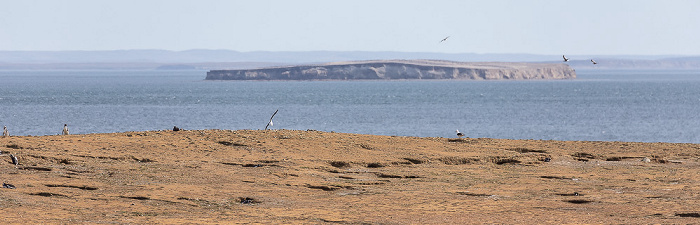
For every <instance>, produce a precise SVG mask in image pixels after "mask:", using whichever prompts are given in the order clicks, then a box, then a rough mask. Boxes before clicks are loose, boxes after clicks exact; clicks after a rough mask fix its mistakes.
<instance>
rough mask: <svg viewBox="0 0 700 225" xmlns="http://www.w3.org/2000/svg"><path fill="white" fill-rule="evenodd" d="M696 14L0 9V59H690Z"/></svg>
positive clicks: (699, 19) (11, 3)
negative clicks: (356, 54) (147, 54)
mask: <svg viewBox="0 0 700 225" xmlns="http://www.w3.org/2000/svg"><path fill="white" fill-rule="evenodd" d="M699 13H700V1H697V0H656V1H654V0H585V1H572V0H539V1H531V0H528V1H523V0H511V1H507V0H502V1H499V0H483V1H465V0H453V1H450V0H423V1H414V0H396V1H394V0H391V1H390V0H368V1H367V0H348V1H346V0H318V1H313V0H304V1H293V0H279V1H265V0H250V1H233V0H220V1H219V0H209V1H208V0H197V1H194V0H192V1H184V0H162V1H161V0H153V1H147V0H138V1H132V0H119V1H95V0H61V1H54V0H45V1H33V0H21V1H19V0H0V51H7V50H51V51H54V50H118V49H165V50H176V51H179V50H188V49H228V50H236V51H246V52H247V51H315V50H329V51H401V52H446V53H533V54H572V55H573V54H597V55H610V54H617V55H619V54H643V55H657V54H664V55H666V54H680V55H700V14H699ZM446 36H450V38H449V39H448V40H447V41H446V42H443V43H439V41H440V40H441V39H443V38H444V37H446Z"/></svg>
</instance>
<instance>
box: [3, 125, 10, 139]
mask: <svg viewBox="0 0 700 225" xmlns="http://www.w3.org/2000/svg"><path fill="white" fill-rule="evenodd" d="M2 136H3V137H9V136H10V132H8V131H7V126H3V128H2Z"/></svg>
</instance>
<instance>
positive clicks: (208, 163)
mask: <svg viewBox="0 0 700 225" xmlns="http://www.w3.org/2000/svg"><path fill="white" fill-rule="evenodd" d="M0 151H2V155H0V159H1V160H0V170H1V174H2V176H1V177H0V178H1V179H2V182H4V183H5V184H11V185H12V186H14V189H12V188H0V209H1V210H2V213H1V214H0V217H1V218H2V221H5V222H6V223H14V224H37V223H43V224H47V223H48V224H66V223H77V224H82V223H87V224H92V223H109V224H112V223H116V224H144V223H163V224H175V223H197V224H225V223H262V224H473V223H508V224H543V223H544V224H561V223H577V224H580V223H604V224H611V223H628V224H629V223H632V224H638V223H645V224H649V223H662V224H691V223H698V222H700V144H678V143H637V142H588V141H542V140H504V139H488V138H418V137H398V136H377V135H362V134H347V133H332V132H330V133H329V132H319V131H296V130H267V131H262V130H190V131H177V132H176V131H142V132H124V133H107V134H85V135H63V136H34V137H32V136H12V137H4V138H0ZM11 154H12V155H14V156H16V157H17V158H18V159H19V165H14V164H12V163H11V160H10V156H9V155H11Z"/></svg>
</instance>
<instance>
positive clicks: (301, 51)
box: [0, 48, 700, 57]
mask: <svg viewBox="0 0 700 225" xmlns="http://www.w3.org/2000/svg"><path fill="white" fill-rule="evenodd" d="M119 51H122V52H126V51H163V52H175V53H178V52H193V51H212V52H215V51H227V52H236V53H312V52H366V53H407V54H411V53H417V54H445V55H462V54H470V55H537V56H561V55H567V56H568V55H572V56H575V55H579V56H614V57H620V56H660V57H661V56H664V57H665V56H671V57H676V56H680V57H694V56H700V53H698V54H567V53H560V54H553V53H552V54H540V53H527V52H524V53H522V52H507V53H477V52H437V51H434V52H430V51H382V50H348V51H342V50H281V51H270V50H251V51H241V50H234V49H207V48H193V49H184V50H171V49H158V48H142V49H96V50H0V52H119Z"/></svg>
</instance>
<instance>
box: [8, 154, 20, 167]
mask: <svg viewBox="0 0 700 225" xmlns="http://www.w3.org/2000/svg"><path fill="white" fill-rule="evenodd" d="M10 159H12V164H15V166H18V165H19V160H18V159H17V157H16V156H15V155H13V154H10Z"/></svg>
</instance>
